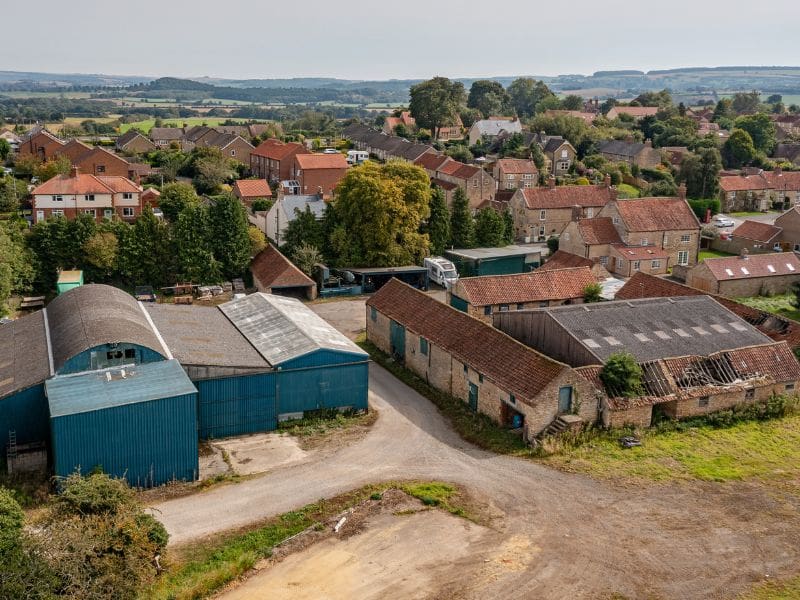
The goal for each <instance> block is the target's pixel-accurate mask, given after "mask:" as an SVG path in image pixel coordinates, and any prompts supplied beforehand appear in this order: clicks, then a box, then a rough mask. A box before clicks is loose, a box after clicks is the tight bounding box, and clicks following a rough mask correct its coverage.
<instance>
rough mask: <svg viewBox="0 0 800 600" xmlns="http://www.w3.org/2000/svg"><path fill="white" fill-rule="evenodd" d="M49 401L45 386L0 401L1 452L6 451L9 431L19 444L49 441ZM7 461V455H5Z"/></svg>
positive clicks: (25, 390)
mask: <svg viewBox="0 0 800 600" xmlns="http://www.w3.org/2000/svg"><path fill="white" fill-rule="evenodd" d="M49 418H50V415H49V413H48V410H47V399H46V398H45V395H44V384H39V385H34V386H32V387H29V388H27V389H24V390H21V391H19V392H17V393H15V394H11V395H10V396H6V397H5V398H1V399H0V450H5V447H6V444H7V443H8V433H9V431H14V432H16V435H17V442H18V443H20V444H25V443H28V442H41V441H47V439H48V436H49V435H50V434H49V431H48V420H49ZM3 460H5V455H3Z"/></svg>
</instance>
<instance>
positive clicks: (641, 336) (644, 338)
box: [633, 333, 652, 342]
mask: <svg viewBox="0 0 800 600" xmlns="http://www.w3.org/2000/svg"><path fill="white" fill-rule="evenodd" d="M633 337H635V338H636V339H637V340H639V341H640V342H651V341H652V340H651V339H650V338H649V337H647V336H646V335H645V334H643V333H634V334H633Z"/></svg>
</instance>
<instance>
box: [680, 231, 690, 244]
mask: <svg viewBox="0 0 800 600" xmlns="http://www.w3.org/2000/svg"><path fill="white" fill-rule="evenodd" d="M690 238H691V236H690V235H689V234H688V233H684V234H683V235H682V236H681V244H688V243H689V239H690Z"/></svg>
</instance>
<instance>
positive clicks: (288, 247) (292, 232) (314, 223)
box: [277, 206, 325, 257]
mask: <svg viewBox="0 0 800 600" xmlns="http://www.w3.org/2000/svg"><path fill="white" fill-rule="evenodd" d="M277 241H279V242H280V243H281V250H282V251H283V252H284V253H285V254H286V255H287V256H290V257H294V253H295V251H296V250H297V249H298V248H300V247H301V246H303V245H308V246H314V247H315V248H317V249H318V250H319V249H320V248H323V247H324V246H325V230H324V228H323V224H322V222H321V221H319V220H318V219H317V216H316V215H315V214H314V213H313V212H312V211H311V208H309V207H308V206H306V208H305V210H302V211H301V210H295V216H294V219H293V220H292V221H291V222H290V223H289V225H288V226H287V227H286V230H285V231H284V232H283V235H282V236H281V239H280V240H277Z"/></svg>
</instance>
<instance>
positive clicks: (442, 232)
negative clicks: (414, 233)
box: [427, 186, 450, 254]
mask: <svg viewBox="0 0 800 600" xmlns="http://www.w3.org/2000/svg"><path fill="white" fill-rule="evenodd" d="M430 212H431V215H430V217H428V228H427V230H428V238H429V239H430V244H431V254H442V253H443V252H444V250H445V248H446V247H447V244H448V243H449V242H450V211H449V210H447V202H446V200H445V195H444V190H442V188H440V187H438V186H434V187H433V189H432V191H431V211H430Z"/></svg>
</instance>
